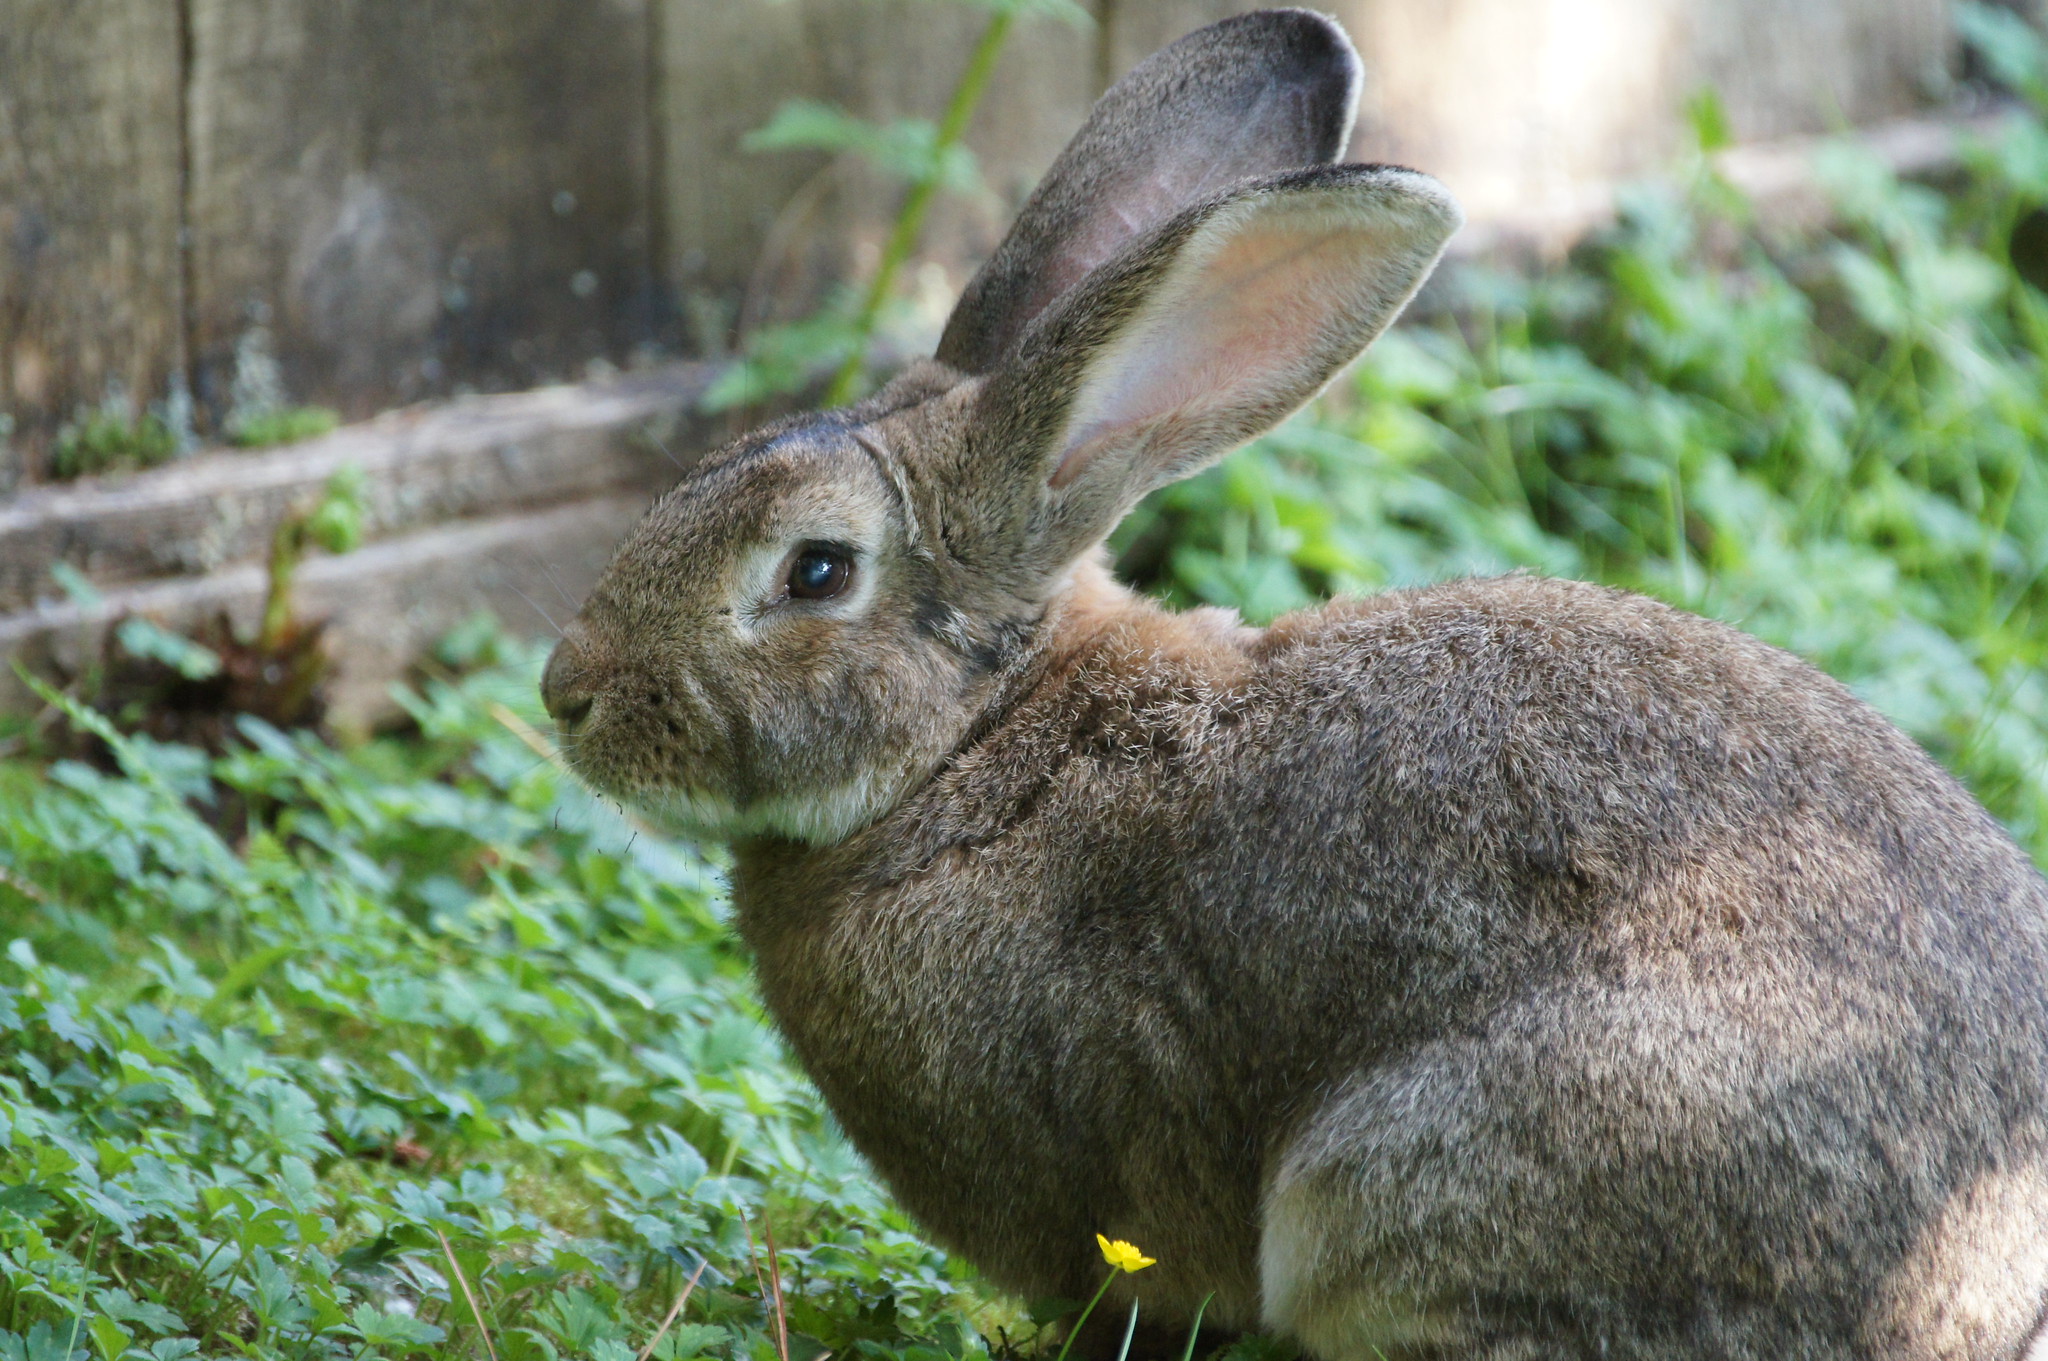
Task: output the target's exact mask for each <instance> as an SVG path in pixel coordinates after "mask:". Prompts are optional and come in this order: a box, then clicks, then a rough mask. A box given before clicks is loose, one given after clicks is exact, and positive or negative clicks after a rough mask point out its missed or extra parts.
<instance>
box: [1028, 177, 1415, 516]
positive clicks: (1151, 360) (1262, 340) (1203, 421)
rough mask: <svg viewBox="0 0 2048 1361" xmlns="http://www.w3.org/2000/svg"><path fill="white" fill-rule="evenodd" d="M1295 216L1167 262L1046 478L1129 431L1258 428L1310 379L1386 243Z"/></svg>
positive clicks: (1351, 317) (1073, 468) (1078, 467)
mask: <svg viewBox="0 0 2048 1361" xmlns="http://www.w3.org/2000/svg"><path fill="white" fill-rule="evenodd" d="M1302 216H1303V217H1308V218H1309V220H1307V221H1303V220H1302V218H1301V217H1296V218H1295V220H1294V221H1292V222H1288V221H1282V222H1279V223H1275V224H1271V225H1255V226H1251V227H1249V228H1248V229H1245V230H1241V231H1239V232H1237V233H1234V234H1233V235H1232V236H1230V238H1229V239H1227V240H1226V241H1224V242H1223V243H1222V245H1221V246H1220V248H1218V249H1216V250H1215V251H1214V253H1213V254H1210V255H1209V256H1208V258H1207V259H1206V260H1189V261H1183V262H1182V263H1181V264H1179V265H1178V266H1176V268H1175V270H1174V275H1175V277H1173V278H1171V279H1169V280H1168V281H1167V283H1166V284H1165V285H1164V286H1163V287H1162V288H1161V290H1160V293H1159V294H1158V295H1156V296H1155V297H1154V298H1153V299H1151V300H1150V301H1149V302H1148V303H1147V304H1146V306H1145V308H1144V311H1143V313H1142V314H1141V315H1140V317H1139V318H1138V319H1137V320H1136V321H1134V322H1133V324H1132V326H1131V328H1130V330H1129V331H1128V332H1126V334H1125V335H1124V336H1122V337H1120V338H1119V339H1118V340H1117V341H1116V342H1115V343H1114V345H1113V347H1112V352H1111V353H1110V354H1109V355H1106V356H1105V357H1104V359H1103V361H1102V362H1101V363H1099V364H1098V365H1097V366H1096V368H1095V372H1094V373H1093V374H1092V375H1091V376H1090V378H1089V381H1088V384H1087V386H1086V388H1084V390H1083V392H1082V394H1081V397H1080V399H1079V401H1078V402H1077V404H1076V410H1075V413H1074V423H1073V424H1072V425H1071V426H1070V427H1069V436H1068V440H1067V447H1066V450H1065V452H1064V453H1063V454H1062V456H1061V458H1060V461H1059V463H1058V465H1057V467H1056V468H1055V469H1054V471H1053V474H1052V479H1051V480H1052V485H1054V486H1061V485H1064V484H1065V483H1067V482H1069V481H1071V480H1073V478H1075V477H1076V476H1078V475H1079V474H1080V472H1081V471H1082V470H1083V469H1084V468H1085V467H1086V466H1087V465H1088V463H1089V462H1090V461H1092V458H1093V457H1094V455H1095V454H1096V453H1098V452H1100V451H1101V450H1102V449H1103V448H1104V447H1106V446H1107V445H1108V444H1110V443H1114V442H1116V440H1117V437H1118V436H1120V435H1123V434H1126V433H1135V432H1136V430H1137V429H1138V428H1139V427H1143V426H1152V425H1157V424H1162V423H1166V422H1168V420H1169V418H1174V419H1171V424H1173V425H1176V426H1183V427H1185V428H1187V429H1188V430H1189V432H1190V433H1191V434H1196V433H1199V432H1200V431H1201V430H1203V429H1204V428H1206V427H1208V426H1209V425H1210V424H1211V422H1210V420H1209V418H1211V417H1217V418H1222V420H1223V421H1224V423H1226V424H1237V423H1240V422H1242V423H1244V424H1247V425H1250V424H1254V423H1256V424H1264V423H1265V422H1266V421H1269V420H1271V419H1273V418H1274V415H1275V414H1276V408H1278V409H1287V408H1291V407H1293V406H1294V405H1296V404H1298V403H1299V402H1300V401H1302V400H1303V399H1304V398H1305V397H1307V396H1308V395H1309V392H1311V391H1313V389H1314V388H1315V387H1316V386H1318V385H1319V384H1320V382H1321V379H1322V375H1316V374H1312V373H1308V372H1305V370H1308V369H1313V368H1315V367H1318V366H1321V365H1326V364H1328V363H1329V355H1330V352H1331V350H1332V348H1333V342H1335V343H1336V344H1343V343H1344V342H1343V340H1342V339H1340V338H1341V337H1348V336H1350V335H1352V334H1354V333H1355V332H1356V329H1357V327H1358V325H1359V323H1360V321H1361V319H1362V317H1363V316H1364V314H1366V313H1368V312H1370V311H1372V310H1374V309H1373V306H1372V304H1373V302H1374V301H1375V300H1376V299H1375V297H1374V295H1375V293H1376V290H1375V288H1374V280H1375V275H1376V273H1377V271H1376V270H1375V268H1374V266H1375V263H1376V262H1378V261H1381V260H1384V258H1385V254H1386V244H1387V243H1386V242H1384V241H1383V239H1382V236H1381V233H1380V232H1377V231H1373V230H1371V229H1369V228H1368V227H1367V226H1365V225H1364V224H1361V223H1359V222H1358V221H1356V220H1355V219H1353V220H1348V221H1347V220H1344V219H1341V218H1339V219H1335V220H1333V216H1334V215H1329V214H1322V213H1317V214H1313V215H1307V214H1304V215H1302ZM1355 348H1356V345H1355V344H1351V345H1347V346H1346V348H1345V357H1347V358H1348V357H1349V354H1350V352H1351V350H1353V349H1355ZM1233 417H1235V418H1236V419H1235V420H1233V419H1232V418H1233ZM1247 433H1249V432H1247ZM1161 452H1162V453H1165V454H1167V457H1168V461H1169V462H1170V461H1171V457H1172V455H1171V451H1161Z"/></svg>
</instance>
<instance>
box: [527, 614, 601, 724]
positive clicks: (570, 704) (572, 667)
mask: <svg viewBox="0 0 2048 1361" xmlns="http://www.w3.org/2000/svg"><path fill="white" fill-rule="evenodd" d="M589 682H590V662H589V659H588V658H587V657H585V656H584V654H583V650H582V649H581V648H579V647H577V646H576V643H575V640H574V639H571V638H564V639H563V640H562V641H561V642H559V643H557V644H555V650H554V652H553V654H552V655H550V656H549V657H548V664H547V666H546V667H545V668H544V669H543V670H542V671H541V673H540V702H541V703H542V704H544V705H546V706H547V711H548V716H549V717H550V718H552V719H554V720H555V726H557V727H559V728H560V729H561V730H562V731H563V732H564V733H565V734H566V733H573V732H575V731H576V729H577V727H578V726H580V725H581V724H582V722H583V720H584V719H586V718H588V717H590V705H591V701H592V700H593V699H595V698H596V693H595V690H594V688H593V687H592V686H591V685H590V683H589Z"/></svg>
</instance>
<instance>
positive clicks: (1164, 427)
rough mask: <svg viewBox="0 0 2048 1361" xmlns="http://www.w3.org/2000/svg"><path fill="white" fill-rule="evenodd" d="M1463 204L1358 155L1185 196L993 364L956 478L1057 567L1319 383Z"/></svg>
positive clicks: (1410, 289) (1388, 304)
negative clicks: (1216, 192)
mask: <svg viewBox="0 0 2048 1361" xmlns="http://www.w3.org/2000/svg"><path fill="white" fill-rule="evenodd" d="M1461 220H1462V216H1461V214H1460V213H1459V211H1458V207H1457V205H1456V204H1455V203H1454V202H1452V200H1451V198H1450V195H1449V194H1448V193H1446V192H1445V190H1444V188H1443V186H1442V185H1441V184H1439V183H1437V181H1435V180H1434V179H1431V178H1430V177H1429V176H1427V175H1422V174H1418V173H1416V172H1414V171H1411V170H1400V169H1395V168H1392V167H1388V166H1363V165H1339V166H1323V167H1317V168H1314V169H1310V170H1302V171H1296V172H1293V173H1290V174H1287V175H1283V176H1280V177H1277V178H1274V179H1270V180H1266V181H1263V182H1260V183H1256V184H1251V185H1246V186H1244V187H1242V188H1240V189H1238V190H1236V191H1234V192H1231V193H1229V194H1226V195H1225V196H1223V197H1222V198H1220V199H1217V200H1216V201H1214V202H1211V203H1208V204H1204V205H1202V206H1200V207H1198V208H1195V209H1191V210H1189V211H1188V212H1185V213H1183V214H1181V215H1180V216H1179V217H1177V218H1175V219H1174V220H1173V221H1171V222H1169V223H1167V224H1166V225H1165V226H1163V227H1161V228H1159V229H1158V230H1156V231H1155V232H1153V233H1151V234H1150V235H1148V236H1146V237H1143V238H1141V239H1140V240H1138V241H1137V242H1134V243H1133V244H1132V246H1131V247H1129V248H1128V249H1126V250H1125V251H1123V252H1122V253H1121V254H1120V255H1118V256H1117V257H1116V258H1114V259H1112V260H1111V261H1109V262H1108V263H1106V264H1104V265H1103V266H1101V267H1100V268H1099V269H1097V270H1096V271H1095V272H1094V273H1093V274H1091V275H1090V276H1089V277H1088V278H1087V279H1086V280H1084V281H1083V282H1082V283H1081V284H1079V285H1078V286H1077V287H1075V288H1074V289H1073V290H1072V291H1071V292H1069V293H1068V294H1066V295H1065V296H1064V297H1062V298H1061V299H1059V301H1058V302H1056V303H1055V304H1054V305H1053V306H1052V307H1051V308H1049V309H1048V310H1047V311H1046V312H1045V313H1044V314H1042V315H1041V316H1039V317H1038V318H1037V319H1036V321H1034V323H1033V324H1032V326H1031V327H1030V328H1029V330H1027V332H1026V333H1025V334H1024V336H1023V337H1022V339H1021V340H1020V343H1019V344H1018V346H1017V349H1016V351H1015V353H1014V354H1013V355H1012V356H1011V357H1010V359H1009V360H1008V361H1007V362H1005V363H1004V364H1003V365H1002V366H1001V367H1000V368H998V369H997V370H996V371H995V372H993V373H991V374H990V375H989V376H988V378H987V380H986V382H985V385H984V387H983V390H982V393H981V395H980V398H979V400H978V402H977V410H976V417H975V424H974V428H973V430H972V433H971V434H970V437H969V441H968V443H969V446H970V451H969V461H970V464H971V465H972V466H971V471H969V470H963V471H967V472H968V477H967V479H966V480H968V481H971V482H975V483H979V484H980V486H979V488H978V489H977V490H976V495H977V499H981V500H982V506H983V507H985V508H986V510H991V511H995V513H996V515H997V516H998V517H1000V518H1001V519H1003V520H1006V521H1007V522H1008V523H1007V524H1006V525H1004V526H1003V527H1004V528H1005V529H1008V530H1010V531H1011V532H1012V533H1013V534H1021V536H1022V539H1023V541H1022V542H1016V541H1013V543H1012V545H1011V547H1012V550H1013V551H1016V550H1022V552H1021V556H1022V557H1024V558H1025V559H1027V560H1028V561H1029V563H1030V565H1031V566H1032V567H1034V568H1035V569H1037V570H1039V571H1045V572H1055V571H1058V570H1061V569H1063V568H1064V567H1065V565H1066V564H1067V563H1069V562H1071V561H1072V560H1073V559H1074V558H1076V557H1078V556H1079V555H1080V554H1081V553H1084V552H1086V551H1087V550H1088V549H1089V548H1090V547H1092V546H1093V545H1094V544H1095V543H1096V542H1097V541H1099V540H1100V539H1101V538H1102V537H1103V536H1104V535H1106V534H1108V533H1109V531H1110V530H1111V529H1112V528H1114V527H1115V525H1116V522H1117V521H1118V520H1119V519H1121V518H1122V517H1123V515H1124V514H1125V512H1126V511H1128V510H1129V509H1130V508H1131V506H1133V505H1134V504H1136V502H1137V501H1138V500H1139V498H1140V497H1142V496H1144V495H1145V493H1147V492H1149V491H1151V490H1152V489H1153V488H1155V487H1159V486H1162V485H1164V484H1165V483H1168V482H1171V481H1174V480H1175V479H1177V478H1182V477H1186V476H1188V475H1189V474H1191V473H1193V472H1196V471H1197V470H1199V469H1201V468H1203V467H1205V466H1207V465H1208V464H1210V463H1212V462H1214V461H1215V460H1216V459H1218V458H1221V457H1222V456H1223V455H1224V454H1225V453H1228V452H1229V451H1230V450H1231V449H1233V448H1235V447H1236V446H1237V445H1239V444H1242V443H1243V442H1244V441H1246V440H1248V439H1250V438H1251V437H1252V436H1254V435H1257V434H1260V433H1261V432H1263V431H1265V430H1268V429H1270V428H1272V427H1273V426H1274V425H1276V424H1278V423H1279V422H1280V421H1281V420H1283V419H1284V418H1285V417H1286V416H1287V415H1289V414H1290V413H1291V412H1293V411H1294V410H1295V409H1296V408H1298V407H1300V406H1301V405H1302V404H1303V403H1305V402H1307V401H1308V400H1309V399H1310V398H1311V397H1313V396H1315V394H1316V393H1317V392H1319V391H1320V390H1321V389H1322V387H1323V386H1324V384H1326V383H1328V382H1329V381H1330V379H1331V377H1332V376H1333V375H1335V374H1336V372H1337V371H1338V370H1339V369H1340V368H1342V367H1343V366H1344V365H1345V364H1346V363H1348V362H1349V361H1350V360H1351V359H1352V358H1353V357H1355V356H1356V355H1357V354H1358V353H1359V351H1361V350H1363V349H1364V348H1365V347H1366V345H1367V344H1368V343H1370V342H1371V340H1372V339H1373V337H1375V336H1377V335H1378V334H1379V333H1380V331H1381V330H1383V329H1384V328H1385V327H1386V325H1387V324H1388V323H1389V322H1390V321H1392V320H1393V319H1394V317H1395V315H1396V314H1397V313H1399V312H1400V310H1401V308H1402V307H1403V306H1404V305H1405V304H1406V303H1407V302H1408V300H1409V298H1411V297H1412V296H1414V293H1415V290H1416V289H1417V288H1419V287H1420V286H1421V284H1422V281H1423V280H1424V279H1425V278H1426V277H1427V276H1428V274H1429V272H1430V270H1431V268H1432V267H1433V266H1434V265H1435V263H1436V260H1437V257H1438V256H1439V255H1440V254H1441V253H1442V252H1443V248H1444V244H1445V242H1447V241H1448V240H1449V239H1450V236H1451V234H1452V233H1453V232H1454V231H1456V230H1457V228H1458V226H1459V223H1460V222H1461ZM991 482H994V483H995V484H996V485H991ZM982 498H986V499H982ZM999 505H1000V506H1002V507H1003V509H1002V510H996V507H997V506H999ZM1005 511H1007V514H1005V513H1004V512H1005ZM989 527H990V528H994V527H995V526H993V525H990V526H989Z"/></svg>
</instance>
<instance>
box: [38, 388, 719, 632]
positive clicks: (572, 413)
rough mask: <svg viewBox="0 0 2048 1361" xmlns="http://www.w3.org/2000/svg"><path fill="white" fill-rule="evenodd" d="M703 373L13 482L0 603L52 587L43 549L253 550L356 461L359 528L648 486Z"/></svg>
mask: <svg viewBox="0 0 2048 1361" xmlns="http://www.w3.org/2000/svg"><path fill="white" fill-rule="evenodd" d="M707 380H708V375H707V374H706V372H705V371H704V370H703V368H702V367H701V366H697V365H678V366H673V367H670V368H667V369H663V370H660V371H657V372H654V373H649V374H638V375H631V376H628V377H623V378H616V379H611V380H607V381H604V382H599V383H587V384H582V385H578V386H575V387H566V386H565V387H554V388H544V389H541V390H539V391H534V392H521V393H513V394H509V395H505V396H496V397H471V398H464V399H461V400H458V401H454V402H450V403H447V404H444V405H441V406H436V407H432V408H423V409H415V410H407V411H396V412H391V413H389V414H387V415H384V416H381V417H379V418H378V419H376V420H374V421H370V422H367V423H365V424H362V425H356V426H350V427H347V428H344V429H342V430H338V431H336V432H335V433H334V434H332V435H329V436H326V437H324V438H321V439H317V440H311V441H308V442H306V443H304V444H300V445H294V446H291V447H289V448H284V449H277V450H272V451H269V452H265V453H237V452H232V451H225V452H219V453H214V454H207V455H202V456H199V457H196V458H193V459H190V460H187V461H185V462H182V463H179V464H175V465H172V466H169V467H164V468H159V469H155V470H153V471H150V472H147V473H141V474H137V475H134V476H130V477H117V478H108V479H95V480H88V481H84V482H77V483H70V484H64V485H59V486H51V487H40V488H35V489H32V490H29V491H25V492H22V493H19V494H17V495H16V496H14V497H12V498H9V499H6V500H0V613H4V612H6V611H8V610H19V609H26V608H30V607H31V606H33V605H34V604H36V602H38V601H39V600H41V601H51V602H53V601H55V600H56V599H58V598H59V597H60V596H61V592H60V590H59V588H58V585H57V582H56V581H55V579H54V578H53V577H52V575H51V567H52V566H53V565H54V564H55V563H58V562H63V563H67V564H69V565H70V566H71V567H73V568H75V569H76V570H78V571H79V572H81V573H83V574H84V575H86V576H87V577H88V578H89V579H91V580H92V581H93V582H94V583H95V584H96V585H99V586H102V587H106V586H113V585H118V584H121V583H125V582H133V581H139V580H144V579H147V578H151V577H164V576H177V575H182V574H187V573H204V572H210V571H213V570H215V569H217V568H219V567H221V566H222V565H224V564H227V563H232V562H238V561H253V560H255V559H258V558H260V557H261V556H262V555H263V554H264V553H265V552H267V551H268V547H269V540H270V535H271V532H272V530H273V529H274V528H275V526H276V524H277V522H278V520H279V518H280V517H281V516H283V515H284V514H285V513H286V512H287V511H288V510H290V509H291V508H292V507H293V506H294V505H298V504H301V503H303V502H305V501H307V500H309V499H310V498H313V497H315V496H317V495H318V493H319V491H320V489H321V488H322V487H323V486H324V485H325V484H326V482H327V480H328V479H329V478H330V477H332V476H333V475H334V474H335V473H336V472H337V471H339V470H340V469H342V468H345V467H349V466H351V465H353V466H354V467H357V468H359V469H361V470H362V472H363V473H364V474H365V476H366V483H367V493H366V495H367V514H366V517H365V519H366V523H365V532H366V535H367V537H369V538H371V539H376V538H382V537H385V536H388V535H393V534H398V533H403V532H407V531H411V530H415V529H418V528H421V527H423V526H426V525H430V524H434V523H437V522H441V521H446V520H454V519H459V518H463V517H469V516H478V515H489V514H495V513H500V512H504V511H507V510H512V509H516V508H520V507H529V506H541V505H547V504H552V503H559V502H563V501H569V500H575V499H578V498H585V497H589V496H592V495H597V494H601V493H609V492H615V491H617V490H619V489H621V488H628V489H635V490H644V489H649V488H652V487H655V486H658V485H661V484H662V483H664V482H666V481H669V480H672V479H673V478H674V476H675V473H676V466H675V464H674V463H673V462H671V452H672V453H673V456H674V457H675V458H677V459H681V458H684V457H687V456H692V455H694V454H695V453H696V452H698V450H699V448H700V447H701V445H700V432H699V429H698V427H697V426H696V425H695V424H693V418H692V417H691V415H690V410H691V405H692V403H693V402H694V401H695V399H696V398H697V396H698V395H699V394H700V393H701V392H702V391H703V389H704V386H705V383H706V382H707Z"/></svg>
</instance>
